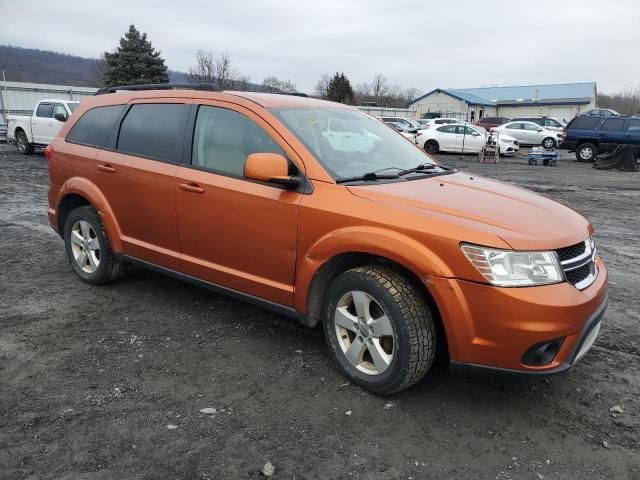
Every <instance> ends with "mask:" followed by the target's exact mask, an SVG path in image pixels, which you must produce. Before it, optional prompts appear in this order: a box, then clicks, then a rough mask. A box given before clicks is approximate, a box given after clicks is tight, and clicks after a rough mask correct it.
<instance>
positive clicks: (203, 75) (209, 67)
mask: <svg viewBox="0 0 640 480" xmlns="http://www.w3.org/2000/svg"><path fill="white" fill-rule="evenodd" d="M187 79H188V80H189V81H190V82H191V83H211V84H213V85H215V86H217V87H219V88H221V89H222V90H228V89H232V88H233V87H234V85H235V83H236V82H240V83H242V80H246V82H245V83H247V84H248V77H242V76H241V75H240V74H239V73H238V71H237V70H236V69H235V68H233V65H232V64H231V57H230V56H229V54H228V53H226V52H223V53H221V54H219V55H218V56H214V54H213V53H211V52H209V51H205V50H198V51H197V52H196V64H195V65H192V66H191V67H189V70H188V71H187Z"/></svg>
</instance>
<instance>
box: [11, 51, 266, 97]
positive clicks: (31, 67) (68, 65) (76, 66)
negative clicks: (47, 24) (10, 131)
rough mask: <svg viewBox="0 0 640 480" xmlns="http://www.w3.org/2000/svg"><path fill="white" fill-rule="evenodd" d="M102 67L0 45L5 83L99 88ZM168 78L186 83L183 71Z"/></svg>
mask: <svg viewBox="0 0 640 480" xmlns="http://www.w3.org/2000/svg"><path fill="white" fill-rule="evenodd" d="M104 68H105V64H104V60H99V59H96V58H83V57H77V56H75V55H67V54H65V53H56V52H50V51H48V50H37V49H34V48H22V47H14V46H11V45H0V75H1V71H2V70H3V69H4V74H5V77H6V80H7V81H8V82H32V83H50V84H55V85H74V86H77V87H100V86H101V79H102V72H103V71H104ZM169 79H170V81H171V82H174V83H188V80H187V74H186V73H184V72H176V71H173V70H169ZM1 80H2V77H1V76H0V81H1ZM249 90H254V91H262V90H264V88H263V87H262V85H258V84H255V83H250V84H249Z"/></svg>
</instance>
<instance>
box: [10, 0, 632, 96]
mask: <svg viewBox="0 0 640 480" xmlns="http://www.w3.org/2000/svg"><path fill="white" fill-rule="evenodd" d="M25 5H27V4H26V3H24V2H19V1H15V0H0V12H1V15H0V44H11V45H17V46H21V47H30V48H40V49H45V50H55V51H58V52H64V53H70V54H74V55H80V56H83V57H98V56H100V54H101V53H102V52H103V51H105V50H107V51H112V50H113V49H115V48H116V46H117V44H118V40H119V38H120V37H121V36H122V35H123V33H124V32H125V31H126V30H127V28H128V25H129V24H130V23H134V24H135V25H136V26H137V27H138V28H139V29H140V30H142V31H143V32H147V34H148V36H149V39H150V40H151V41H152V43H153V45H154V47H156V48H157V49H159V50H161V51H162V55H163V56H164V58H165V60H166V62H167V65H168V67H169V68H171V69H173V70H181V71H186V70H187V68H188V67H189V65H191V64H193V59H194V54H195V52H196V50H198V49H205V50H211V51H213V52H221V51H225V52H228V53H229V55H230V56H231V58H232V60H233V63H234V65H235V67H236V68H237V69H238V70H239V71H240V72H241V73H244V74H247V75H250V77H251V81H253V82H256V83H261V82H262V79H263V78H264V77H265V76H268V75H275V76H277V77H279V78H283V79H287V78H289V79H291V80H293V82H294V83H295V84H296V85H297V86H298V90H300V91H305V92H311V91H312V90H313V88H314V86H315V84H316V82H317V81H318V79H319V77H320V75H321V74H323V73H332V72H335V71H344V73H345V74H346V75H347V76H348V77H349V79H350V80H351V82H352V84H354V85H355V84H358V83H362V82H370V80H371V78H372V77H373V75H374V74H376V73H377V72H382V73H383V74H384V75H385V76H386V77H387V79H388V81H389V83H392V84H394V83H395V84H399V85H401V86H403V87H405V88H406V87H411V86H415V87H417V88H418V89H419V90H421V91H428V90H431V89H433V88H436V87H442V88H464V87H479V86H490V85H525V84H533V83H566V82H581V81H596V82H597V83H598V90H599V91H600V92H614V91H618V90H621V89H624V88H626V87H636V86H639V85H640V58H639V55H638V50H639V47H640V28H639V27H638V25H640V1H639V0H606V1H604V0H529V1H516V0H506V1H498V0H483V1H478V0H457V1H446V0H438V1H427V0H405V1H397V0H386V1H379V0H315V1H308V0H298V1H286V0H263V1H258V0H254V1H249V0H229V1H224V2H222V1H189V0H182V1H166V0H156V1H137V0H136V1H133V0H128V1H120V0H109V1H107V2H96V1H80V0H76V1H73V0H56V1H51V0H48V1H41V2H28V5H29V8H25Z"/></svg>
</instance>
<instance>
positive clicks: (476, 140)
mask: <svg viewBox="0 0 640 480" xmlns="http://www.w3.org/2000/svg"><path fill="white" fill-rule="evenodd" d="M465 132H466V134H465ZM486 141H487V136H486V130H484V129H482V130H481V129H480V127H474V126H469V125H466V126H465V125H458V124H454V123H452V124H449V125H441V126H439V127H437V128H430V129H429V130H427V131H425V132H422V134H420V135H418V137H417V138H416V144H417V145H418V146H420V147H422V148H424V149H425V151H426V152H427V153H431V154H433V153H438V152H462V151H463V148H464V152H466V153H478V152H480V150H481V149H482V146H483V145H484V144H485V143H486ZM498 145H499V148H500V154H501V155H509V154H514V153H516V152H517V151H518V150H519V149H520V144H519V142H518V140H516V139H515V138H513V137H510V136H508V135H499V137H498Z"/></svg>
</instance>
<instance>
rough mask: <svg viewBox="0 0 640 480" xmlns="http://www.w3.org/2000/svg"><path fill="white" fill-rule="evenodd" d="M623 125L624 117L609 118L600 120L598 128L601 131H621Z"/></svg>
mask: <svg viewBox="0 0 640 480" xmlns="http://www.w3.org/2000/svg"><path fill="white" fill-rule="evenodd" d="M622 127H624V118H610V119H609V120H605V121H604V122H602V126H601V127H600V130H602V131H603V132H621V131H622Z"/></svg>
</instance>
